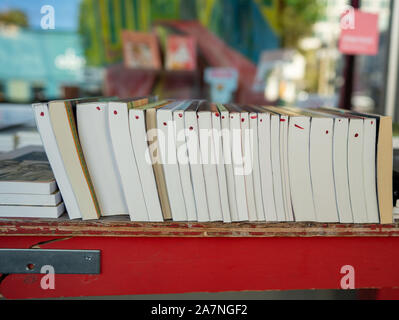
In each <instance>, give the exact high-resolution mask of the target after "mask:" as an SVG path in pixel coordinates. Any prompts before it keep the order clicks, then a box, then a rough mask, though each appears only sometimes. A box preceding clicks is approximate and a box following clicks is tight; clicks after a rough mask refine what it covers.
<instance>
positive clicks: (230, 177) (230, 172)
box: [221, 111, 239, 222]
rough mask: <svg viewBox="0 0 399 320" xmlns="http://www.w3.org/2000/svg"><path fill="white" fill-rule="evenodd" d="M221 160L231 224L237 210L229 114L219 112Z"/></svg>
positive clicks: (235, 220)
mask: <svg viewBox="0 0 399 320" xmlns="http://www.w3.org/2000/svg"><path fill="white" fill-rule="evenodd" d="M221 126H222V145H223V158H224V160H225V169H226V182H227V191H228V195H229V208H230V214H231V220H232V222H237V221H238V220H239V218H238V209H237V201H236V187H235V179H234V168H233V159H232V154H231V133H230V114H229V112H228V111H222V112H221Z"/></svg>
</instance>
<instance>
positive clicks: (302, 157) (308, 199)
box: [288, 117, 317, 222]
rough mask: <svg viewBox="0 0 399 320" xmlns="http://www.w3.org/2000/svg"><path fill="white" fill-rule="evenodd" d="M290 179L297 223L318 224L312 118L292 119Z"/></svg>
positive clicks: (289, 141)
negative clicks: (314, 183)
mask: <svg viewBox="0 0 399 320" xmlns="http://www.w3.org/2000/svg"><path fill="white" fill-rule="evenodd" d="M288 159H289V178H290V187H291V188H290V189H291V199H292V206H293V210H294V214H295V221H297V222H316V221H317V218H316V213H315V208H314V203H313V190H312V179H311V174H310V118H309V117H291V119H290V123H289V131H288Z"/></svg>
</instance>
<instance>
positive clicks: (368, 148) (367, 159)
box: [363, 118, 380, 223]
mask: <svg viewBox="0 0 399 320" xmlns="http://www.w3.org/2000/svg"><path fill="white" fill-rule="evenodd" d="M376 144H377V120H376V119H368V118H366V119H365V120H364V145H363V171H364V192H365V197H366V209H367V217H368V222H369V223H379V222H380V215H379V209H378V200H377V178H376V177H377V175H376V166H377V158H376Z"/></svg>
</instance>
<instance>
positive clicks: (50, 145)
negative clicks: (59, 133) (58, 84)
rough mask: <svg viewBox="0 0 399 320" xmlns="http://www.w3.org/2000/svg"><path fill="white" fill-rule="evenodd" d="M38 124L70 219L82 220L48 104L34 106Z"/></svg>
mask: <svg viewBox="0 0 399 320" xmlns="http://www.w3.org/2000/svg"><path fill="white" fill-rule="evenodd" d="M33 110H34V113H35V118H36V124H37V128H38V130H39V133H40V136H41V138H42V142H43V146H44V149H45V151H46V155H47V158H48V160H49V162H50V165H51V168H52V170H53V173H54V177H55V179H56V180H57V184H58V188H59V189H60V191H61V194H62V198H63V201H64V203H65V207H66V210H67V212H68V216H69V218H70V219H79V218H82V215H81V213H80V210H79V206H78V202H77V201H76V198H75V195H74V193H73V189H72V186H71V184H70V182H69V179H68V175H67V173H66V171H65V167H64V163H63V161H62V158H61V154H60V151H59V149H58V145H57V141H56V139H55V135H54V131H53V127H52V125H51V121H50V117H49V111H48V106H47V104H37V105H33Z"/></svg>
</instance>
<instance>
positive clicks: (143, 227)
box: [0, 215, 399, 238]
mask: <svg viewBox="0 0 399 320" xmlns="http://www.w3.org/2000/svg"><path fill="white" fill-rule="evenodd" d="M0 236H68V237H69V236H84V237H90V236H92V237H93V236H96V237H98V236H100V237H198V238H215V237H252V238H257V237H258V238H259V237H260V238H273V237H301V238H309V237H399V224H393V225H347V224H316V223H273V224H265V223H232V224H223V223H196V222H193V223H176V222H163V223H137V222H130V221H129V220H128V217H109V218H102V219H101V220H95V221H80V220H69V219H68V218H67V217H66V216H65V215H64V216H63V217H61V218H60V219H23V218H18V219H16V218H0Z"/></svg>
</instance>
